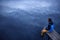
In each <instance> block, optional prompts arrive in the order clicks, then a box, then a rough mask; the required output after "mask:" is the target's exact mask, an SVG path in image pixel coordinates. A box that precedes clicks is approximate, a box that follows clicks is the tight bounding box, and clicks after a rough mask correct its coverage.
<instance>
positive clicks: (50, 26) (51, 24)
mask: <svg viewBox="0 0 60 40" xmlns="http://www.w3.org/2000/svg"><path fill="white" fill-rule="evenodd" d="M53 30H54V25H53V22H52V19H51V18H48V26H47V27H46V28H45V29H43V30H42V32H41V35H42V36H44V34H45V33H46V32H52V31H53Z"/></svg>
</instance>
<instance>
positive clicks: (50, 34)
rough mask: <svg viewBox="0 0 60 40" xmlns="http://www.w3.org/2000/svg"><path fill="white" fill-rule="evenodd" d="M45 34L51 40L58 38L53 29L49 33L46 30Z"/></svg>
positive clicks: (59, 38)
mask: <svg viewBox="0 0 60 40" xmlns="http://www.w3.org/2000/svg"><path fill="white" fill-rule="evenodd" d="M44 29H45V28H44ZM47 35H48V36H49V37H50V38H51V39H52V40H60V34H59V33H57V32H56V31H55V30H53V31H52V32H51V33H50V32H47Z"/></svg>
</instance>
